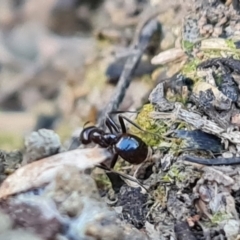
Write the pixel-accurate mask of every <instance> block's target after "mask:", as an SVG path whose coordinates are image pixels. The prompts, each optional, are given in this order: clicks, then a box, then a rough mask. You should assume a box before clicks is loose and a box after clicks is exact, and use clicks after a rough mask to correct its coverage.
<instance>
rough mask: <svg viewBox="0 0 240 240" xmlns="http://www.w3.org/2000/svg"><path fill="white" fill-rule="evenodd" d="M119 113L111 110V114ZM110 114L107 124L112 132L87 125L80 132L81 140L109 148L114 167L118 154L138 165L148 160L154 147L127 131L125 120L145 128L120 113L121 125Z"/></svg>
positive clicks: (111, 166) (84, 142)
mask: <svg viewBox="0 0 240 240" xmlns="http://www.w3.org/2000/svg"><path fill="white" fill-rule="evenodd" d="M118 113H120V112H110V113H109V114H118ZM109 114H108V115H107V117H106V120H105V124H106V127H107V128H108V129H109V131H110V133H108V132H105V131H104V130H102V129H101V128H98V127H96V126H90V127H86V128H84V129H83V131H82V132H81V134H80V141H81V142H82V143H83V144H89V143H95V144H98V145H99V146H101V147H102V148H109V150H110V151H111V152H112V153H113V158H112V160H111V164H110V168H114V166H115V164H116V162H117V159H118V156H120V157H121V158H122V159H124V160H125V161H127V162H129V163H131V164H136V165H137V164H140V163H142V162H144V161H145V160H147V159H148V158H149V157H150V156H151V154H152V149H151V148H150V147H148V146H147V144H146V143H145V142H144V141H143V140H142V139H141V138H139V137H137V136H135V135H133V134H130V133H127V130H126V126H125V124H124V120H126V121H128V122H129V123H131V124H132V125H133V126H135V127H136V128H138V129H139V130H141V131H144V130H143V129H141V128H140V127H139V126H138V125H137V124H135V123H134V122H132V121H131V120H130V119H128V118H127V117H125V116H122V115H118V121H119V123H120V127H119V126H118V125H117V124H116V122H114V120H113V119H112V118H111V117H110V116H109ZM144 132H146V131H144Z"/></svg>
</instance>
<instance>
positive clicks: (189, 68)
mask: <svg viewBox="0 0 240 240" xmlns="http://www.w3.org/2000/svg"><path fill="white" fill-rule="evenodd" d="M200 62H201V61H200V60H199V59H197V58H196V59H193V60H191V61H190V62H188V63H186V64H185V65H184V66H183V68H182V70H181V73H182V74H183V75H184V76H186V77H189V78H191V79H192V80H195V78H196V71H197V66H198V65H199V63H200Z"/></svg>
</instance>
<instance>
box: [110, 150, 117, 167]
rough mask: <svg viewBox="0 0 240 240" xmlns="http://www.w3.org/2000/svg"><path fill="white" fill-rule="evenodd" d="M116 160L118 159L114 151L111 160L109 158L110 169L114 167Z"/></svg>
mask: <svg viewBox="0 0 240 240" xmlns="http://www.w3.org/2000/svg"><path fill="white" fill-rule="evenodd" d="M117 160H118V154H117V153H115V154H114V156H113V158H112V160H111V165H110V168H111V169H112V168H114V166H115V164H116V162H117Z"/></svg>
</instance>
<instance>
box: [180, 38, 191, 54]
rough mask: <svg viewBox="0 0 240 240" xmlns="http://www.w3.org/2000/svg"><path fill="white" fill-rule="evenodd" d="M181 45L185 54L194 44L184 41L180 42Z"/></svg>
mask: <svg viewBox="0 0 240 240" xmlns="http://www.w3.org/2000/svg"><path fill="white" fill-rule="evenodd" d="M182 45H183V49H184V50H185V51H187V52H191V51H192V50H193V47H194V43H192V42H189V41H186V40H185V41H183V42H182Z"/></svg>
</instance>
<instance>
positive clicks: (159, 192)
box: [153, 185, 167, 206]
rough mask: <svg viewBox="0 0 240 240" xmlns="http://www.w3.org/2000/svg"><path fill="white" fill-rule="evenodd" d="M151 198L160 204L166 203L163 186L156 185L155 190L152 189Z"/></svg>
mask: <svg viewBox="0 0 240 240" xmlns="http://www.w3.org/2000/svg"><path fill="white" fill-rule="evenodd" d="M153 198H154V200H155V201H156V202H159V203H160V204H161V206H164V205H166V202H167V194H166V189H165V187H164V186H160V185H159V186H158V187H157V189H156V190H154V191H153Z"/></svg>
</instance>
